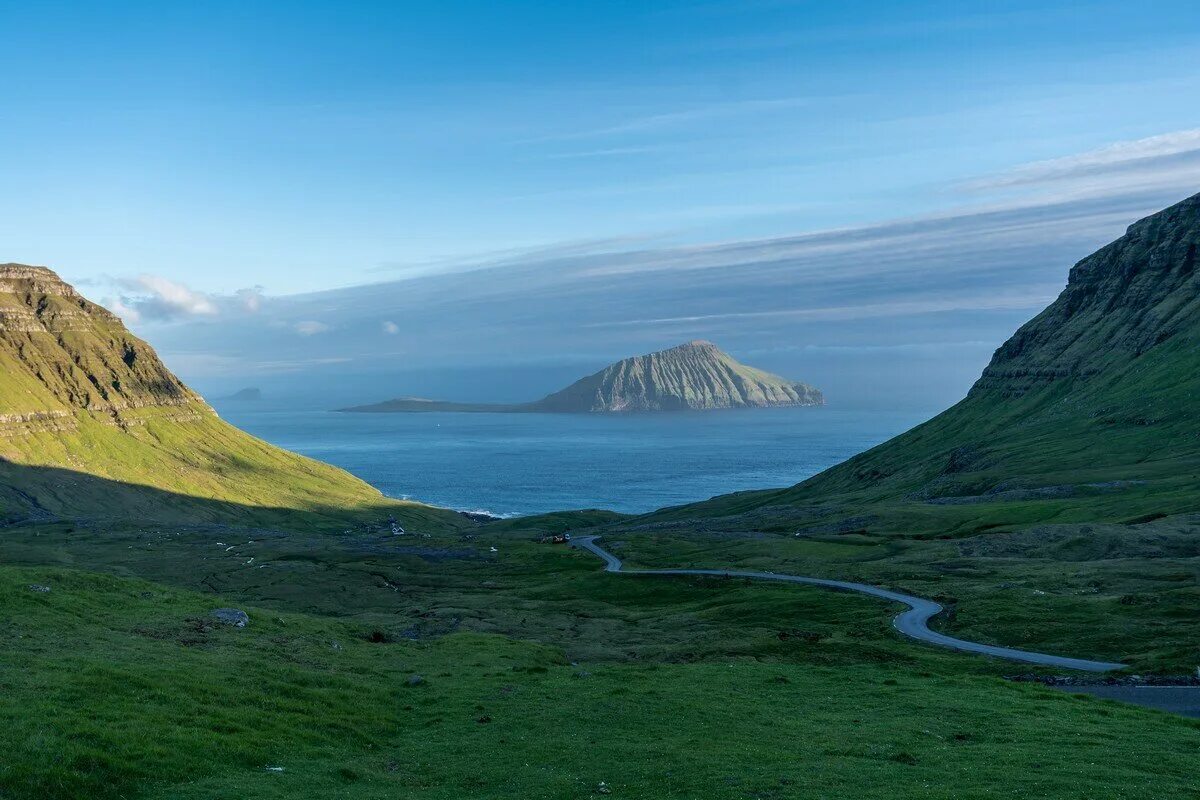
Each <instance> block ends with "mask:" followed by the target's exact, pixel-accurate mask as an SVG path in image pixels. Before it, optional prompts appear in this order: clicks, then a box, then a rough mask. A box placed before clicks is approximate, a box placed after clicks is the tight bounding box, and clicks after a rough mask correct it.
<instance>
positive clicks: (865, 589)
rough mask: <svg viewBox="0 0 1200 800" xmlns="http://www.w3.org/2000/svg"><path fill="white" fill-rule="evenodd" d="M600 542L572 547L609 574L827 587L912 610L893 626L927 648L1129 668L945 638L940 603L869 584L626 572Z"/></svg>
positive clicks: (1087, 667)
mask: <svg viewBox="0 0 1200 800" xmlns="http://www.w3.org/2000/svg"><path fill="white" fill-rule="evenodd" d="M599 538H600V537H599V536H582V537H580V538H578V539H575V540H574V541H573V542H572V545H574V546H576V547H582V548H583V549H585V550H588V551H589V552H592V553H594V554H595V555H598V556H600V558H602V559H604V569H605V571H606V572H621V573H623V574H626V575H717V576H722V577H729V578H755V579H759V580H767V581H785V582H787V583H804V584H810V585H812V586H824V587H826V588H829V589H842V590H846V591H851V592H860V593H862V594H869V595H871V596H872V597H879V598H882V599H884V600H891V601H892V602H895V603H903V604H904V605H906V606H908V610H907V611H903V612H901V613H900V614H899V615H897V617H896V618H895V619H894V620H892V624H893V625H894V626H895V628H896V630H898V631H900V633H902V634H904V635H905V636H910V637H912V638H913V639H917V640H918V641H922V642H925V643H926V644H934V645H938V646H939V647H949V648H951V649H953V650H961V651H963V652H966V653H978V654H979V655H985V656H995V657H997V658H1007V659H1009V660H1011V661H1025V662H1027V663H1030V664H1041V665H1042V666H1047V667H1062V668H1064V669H1077V670H1084V671H1086V672H1108V671H1110V670H1115V669H1124V668H1125V665H1124V664H1116V663H1113V662H1110V661H1088V660H1087V659H1083V658H1067V657H1065V656H1052V655H1048V654H1046V653H1032V652H1029V651H1028V650H1014V649H1013V648H1010V647H996V646H994V645H990V644H979V643H978V642H968V641H966V640H965V639H955V638H954V637H953V636H946V635H945V634H942V633H938V632H937V631H932V630H930V629H929V624H928V623H929V620H930V618H932V617H933V616H934V615H936V614H939V613H941V611H942V607H941V605H939V604H938V603H935V602H933V601H932V600H926V599H925V598H923V597H914V596H913V595H910V594H901V593H900V592H893V591H890V590H888V589H882V588H880V587H878V586H871V585H870V584H867V583H852V582H850V581H832V580H826V579H825V578H807V577H804V576H801V575H782V574H779V573H776V572H745V571H738V570H724V569H623V568H622V566H621V559H619V558H617V557H616V556H614V555H613V554H612V553H610V552H608V551H607V550H605V549H604V548H602V547H601V546H600V545H599V544H597V543H596V540H597V539H599Z"/></svg>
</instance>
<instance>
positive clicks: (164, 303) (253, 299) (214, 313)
mask: <svg viewBox="0 0 1200 800" xmlns="http://www.w3.org/2000/svg"><path fill="white" fill-rule="evenodd" d="M106 283H108V284H110V285H111V286H113V287H115V289H116V290H117V294H116V296H113V297H107V298H105V300H104V305H105V306H107V307H108V309H109V310H110V311H112V312H113V313H114V314H116V315H117V316H119V317H121V318H122V319H124V320H125V321H126V322H143V321H145V322H170V321H177V320H184V319H204V318H213V317H218V316H221V315H224V314H228V313H232V312H239V313H248V314H253V313H257V312H258V311H259V310H260V309H261V308H262V304H263V294H262V291H263V290H262V287H261V286H254V287H251V288H248V289H239V290H237V291H236V292H234V293H233V294H232V295H219V294H209V293H206V292H201V291H198V290H195V289H192V288H190V287H188V286H185V285H184V284H182V283H179V282H178V281H173V280H171V279H170V278H164V277H162V276H161V275H150V274H145V273H143V274H141V275H138V276H137V277H132V278H130V277H120V278H109V279H107V280H106Z"/></svg>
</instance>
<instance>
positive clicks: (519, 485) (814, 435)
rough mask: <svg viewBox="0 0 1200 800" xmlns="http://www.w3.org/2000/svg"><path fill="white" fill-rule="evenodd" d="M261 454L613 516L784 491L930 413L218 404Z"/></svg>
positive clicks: (482, 505)
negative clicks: (284, 454) (274, 448)
mask: <svg viewBox="0 0 1200 800" xmlns="http://www.w3.org/2000/svg"><path fill="white" fill-rule="evenodd" d="M218 411H220V413H221V415H222V416H223V417H224V418H225V419H226V420H228V421H229V422H231V423H233V424H234V425H237V426H238V427H239V428H242V429H243V430H246V431H248V432H250V433H252V434H254V435H255V436H258V437H261V438H263V439H266V440H267V441H268V442H271V443H272V444H275V445H278V446H280V447H285V448H287V449H289V450H293V451H295V452H298V453H303V454H304V455H306V456H311V457H312V458H316V459H320V460H321V461H326V462H328V463H330V464H335V465H337V466H339V467H342V468H343V469H346V470H348V471H350V472H352V473H353V474H355V475H357V476H358V477H360V478H362V479H363V480H365V481H367V482H368V483H370V484H372V485H374V486H376V487H377V488H379V489H380V490H381V491H382V492H384V493H385V494H387V495H389V496H391V497H396V498H406V499H414V500H420V501H423V502H426V503H431V504H433V505H438V506H443V507H447V508H453V509H457V510H459V511H482V512H487V513H489V514H494V515H496V516H504V517H508V516H519V515H526V514H538V513H542V512H546V511H558V510H564V509H578V508H606V509H612V510H614V511H621V512H626V513H639V512H646V511H652V510H654V509H657V508H662V507H664V506H672V505H679V504H681V503H688V502H692V501H696V500H704V499H707V498H709V497H712V496H714V495H718V494H724V493H727V492H733V491H738V490H742V489H765V488H772V487H781V486H789V485H791V484H794V483H797V482H799V481H801V480H804V479H805V478H807V477H809V476H811V475H814V474H816V473H818V472H820V471H821V470H823V469H826V468H827V467H830V466H833V465H834V464H837V463H838V462H840V461H844V460H845V459H847V458H849V457H850V456H852V455H854V454H856V453H859V452H862V451H863V450H866V449H868V448H870V447H872V446H874V445H876V444H879V443H880V442H883V441H884V440H886V439H889V438H891V437H892V436H895V435H896V434H898V433H902V432H903V431H905V430H907V429H909V428H911V427H912V426H913V425H915V424H917V423H919V422H921V421H923V420H924V419H927V418H928V417H929V416H930V415H929V414H919V413H915V412H898V411H882V412H870V411H857V410H855V411H850V410H840V409H835V408H829V407H823V408H774V409H756V410H746V411H716V412H706V413H692V414H659V415H653V414H645V415H628V416H625V415H584V414H463V413H423V414H344V413H337V412H331V411H286V410H272V409H267V408H262V407H259V406H257V405H255V404H253V403H242V404H238V403H229V404H218Z"/></svg>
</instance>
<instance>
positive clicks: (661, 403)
mask: <svg viewBox="0 0 1200 800" xmlns="http://www.w3.org/2000/svg"><path fill="white" fill-rule="evenodd" d="M824 402H825V399H824V397H823V396H822V395H821V392H820V391H819V390H818V389H815V388H813V387H812V386H809V385H807V384H804V383H797V382H795V381H789V380H787V379H786V378H781V377H779V376H778V375H772V374H771V373H769V372H763V371H762V370H759V369H754V368H753V367H748V366H746V365H744V364H740V363H738V362H737V361H736V360H735V359H734V358H733V357H732V356H730V355H729V354H728V353H726V352H724V351H722V350H721V349H720V348H719V347H717V346H716V345H715V344H713V343H712V342H704V341H695V342H688V343H687V344H683V345H680V346H678V347H673V348H671V349H670V350H662V351H660V352H657V353H651V354H649V355H645V356H637V357H635V358H627V359H625V360H624V361H618V362H617V363H616V364H613V365H612V366H609V367H606V368H605V369H603V370H601V371H600V372H597V373H596V374H594V375H589V376H588V377H586V378H583V379H582V380H579V381H576V382H575V383H573V384H571V385H570V386H568V387H567V388H566V389H563V390H562V391H561V392H556V393H555V394H552V395H550V396H548V397H546V398H544V399H542V400H540V401H538V402H537V403H535V404H534V405H535V406H536V408H537V410H539V411H572V412H579V411H586V412H628V411H708V410H713V409H723V408H768V407H773V406H816V405H822V404H823V403H824Z"/></svg>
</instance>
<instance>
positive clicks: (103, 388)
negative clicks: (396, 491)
mask: <svg viewBox="0 0 1200 800" xmlns="http://www.w3.org/2000/svg"><path fill="white" fill-rule="evenodd" d="M385 504H388V505H390V504H391V501H387V500H385V498H383V497H382V496H381V495H380V494H379V492H377V491H376V490H375V489H373V488H372V487H370V486H368V485H367V484H365V483H363V482H362V481H360V480H358V479H356V478H354V477H353V476H351V475H350V474H348V473H346V472H343V471H342V470H339V469H336V468H335V467H331V466H329V465H326V464H322V463H320V462H317V461H313V460H311V459H307V458H304V457H301V456H298V455H296V454H294V453H289V452H287V451H284V450H280V449H279V448H276V447H273V446H271V445H269V444H267V443H266V442H263V441H261V440H259V439H256V438H254V437H252V436H250V435H248V434H246V433H243V432H242V431H240V430H238V429H237V428H234V427H233V426H231V425H229V424H227V423H225V422H223V421H222V420H221V419H219V418H218V417H217V415H216V413H215V412H214V411H213V410H212V409H211V408H210V407H209V406H208V404H207V403H205V402H204V400H203V399H202V398H201V397H200V396H199V395H197V394H196V393H195V392H193V391H192V390H191V389H189V388H188V387H187V386H185V385H184V384H183V382H182V381H180V380H179V379H178V378H177V377H175V375H173V374H172V373H171V372H170V370H168V369H167V368H166V366H165V365H164V364H163V363H162V361H161V360H159V358H158V356H157V354H155V352H154V350H153V349H152V348H151V347H150V346H149V345H148V344H146V343H145V342H143V341H142V340H140V339H138V338H137V337H136V336H134V335H133V334H132V333H130V332H129V331H128V330H127V329H126V328H125V326H124V325H123V324H122V323H121V321H120V320H119V319H117V317H115V316H114V315H112V314H111V313H109V312H108V311H106V310H105V309H103V308H101V307H100V306H98V305H96V304H94V303H91V302H89V301H88V300H87V299H85V298H84V297H82V296H81V295H80V294H79V293H78V292H77V291H75V289H73V288H72V287H71V286H69V285H68V284H66V283H65V282H64V281H62V280H61V279H60V278H59V277H58V276H57V275H56V274H55V273H53V272H52V271H50V270H48V269H46V268H44V267H30V266H25V265H20V264H3V265H0V521H3V520H5V519H8V520H18V519H49V518H61V517H72V518H78V517H87V518H119V519H123V520H128V521H132V522H135V523H140V522H144V521H148V520H164V519H169V520H186V521H189V522H197V521H205V520H238V521H257V520H266V519H277V518H279V517H280V516H281V515H285V516H286V515H287V514H288V512H292V511H304V512H315V513H316V514H317V515H318V516H320V517H322V518H333V517H337V516H338V515H340V514H342V513H344V512H350V511H355V510H360V509H364V508H370V507H375V506H381V505H385ZM397 507H398V504H397ZM422 508H423V507H419V506H415V505H409V506H405V507H404V510H413V511H414V512H415V511H416V510H417V509H422ZM426 511H428V512H429V513H432V514H434V515H435V516H436V514H440V513H441V512H433V510H429V509H425V510H423V511H421V513H425V512H426Z"/></svg>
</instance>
